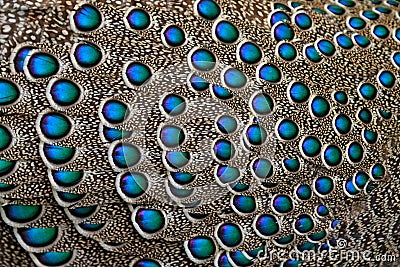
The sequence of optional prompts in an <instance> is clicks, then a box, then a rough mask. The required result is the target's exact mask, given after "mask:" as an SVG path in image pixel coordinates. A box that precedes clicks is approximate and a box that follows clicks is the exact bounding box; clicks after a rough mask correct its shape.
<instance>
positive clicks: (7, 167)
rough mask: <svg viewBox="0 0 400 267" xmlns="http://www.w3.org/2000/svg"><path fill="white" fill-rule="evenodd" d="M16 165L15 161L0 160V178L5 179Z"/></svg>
mask: <svg viewBox="0 0 400 267" xmlns="http://www.w3.org/2000/svg"><path fill="white" fill-rule="evenodd" d="M16 164H17V162H16V161H9V160H4V159H0V177H5V176H7V175H8V174H10V173H11V172H12V171H13V170H14V168H15V165H16Z"/></svg>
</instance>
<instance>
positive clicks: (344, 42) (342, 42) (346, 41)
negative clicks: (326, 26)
mask: <svg viewBox="0 0 400 267" xmlns="http://www.w3.org/2000/svg"><path fill="white" fill-rule="evenodd" d="M335 40H336V43H337V44H338V45H339V46H340V47H341V48H343V49H346V50H350V49H352V48H353V47H354V43H353V41H352V40H351V38H350V37H348V36H347V35H345V34H343V33H341V34H339V35H337V36H336V37H335Z"/></svg>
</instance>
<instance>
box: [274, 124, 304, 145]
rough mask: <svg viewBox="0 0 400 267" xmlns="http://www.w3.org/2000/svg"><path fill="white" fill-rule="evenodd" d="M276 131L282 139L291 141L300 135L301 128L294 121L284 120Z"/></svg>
mask: <svg viewBox="0 0 400 267" xmlns="http://www.w3.org/2000/svg"><path fill="white" fill-rule="evenodd" d="M276 131H277V133H278V136H279V137H280V138H281V139H283V140H285V141H291V140H294V139H296V137H297V136H298V135H299V126H297V124H296V123H295V122H294V121H292V120H289V119H283V120H281V121H280V122H279V124H277V128H276Z"/></svg>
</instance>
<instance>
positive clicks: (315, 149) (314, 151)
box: [301, 136, 322, 157]
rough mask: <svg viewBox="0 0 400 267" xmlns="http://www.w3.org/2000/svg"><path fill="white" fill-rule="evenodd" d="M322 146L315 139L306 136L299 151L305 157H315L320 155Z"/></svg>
mask: <svg viewBox="0 0 400 267" xmlns="http://www.w3.org/2000/svg"><path fill="white" fill-rule="evenodd" d="M321 148H322V144H321V141H319V139H318V138H317V137H313V136H307V137H306V138H304V140H303V142H302V144H301V149H302V151H303V153H304V154H305V155H306V156H307V157H316V156H318V155H319V153H321Z"/></svg>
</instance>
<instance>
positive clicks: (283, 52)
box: [278, 43, 297, 61]
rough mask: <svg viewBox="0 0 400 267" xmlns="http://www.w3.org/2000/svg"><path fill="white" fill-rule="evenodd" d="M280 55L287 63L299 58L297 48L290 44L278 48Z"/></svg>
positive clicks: (283, 44)
mask: <svg viewBox="0 0 400 267" xmlns="http://www.w3.org/2000/svg"><path fill="white" fill-rule="evenodd" d="M278 55H279V56H280V57H281V58H282V59H283V60H286V61H293V60H295V59H296V57H297V50H296V48H295V47H294V46H293V45H292V44H290V43H282V44H280V45H279V46H278Z"/></svg>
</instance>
